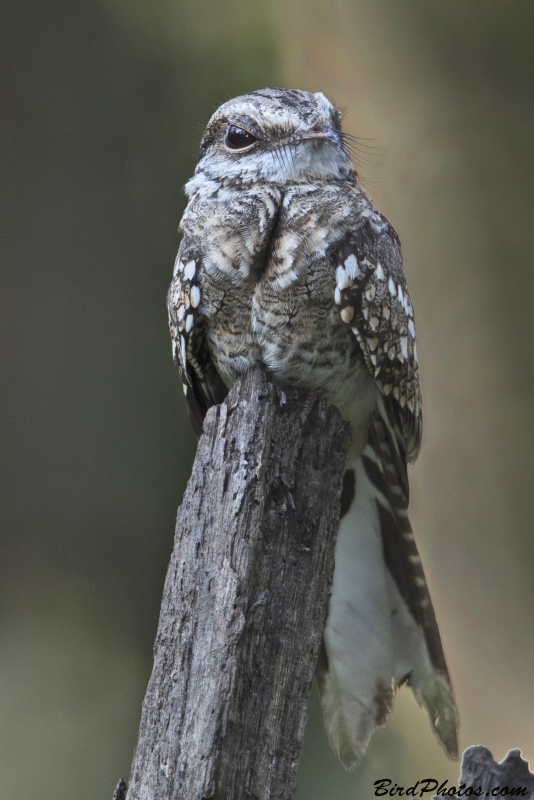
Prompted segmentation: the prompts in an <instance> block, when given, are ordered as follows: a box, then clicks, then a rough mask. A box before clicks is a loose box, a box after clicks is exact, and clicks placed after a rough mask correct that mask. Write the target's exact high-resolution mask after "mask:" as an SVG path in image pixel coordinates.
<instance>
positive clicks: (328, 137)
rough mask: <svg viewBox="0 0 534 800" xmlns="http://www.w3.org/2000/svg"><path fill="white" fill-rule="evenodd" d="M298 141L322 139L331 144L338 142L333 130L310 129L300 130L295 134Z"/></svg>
mask: <svg viewBox="0 0 534 800" xmlns="http://www.w3.org/2000/svg"><path fill="white" fill-rule="evenodd" d="M295 138H296V140H297V141H298V142H302V141H309V140H310V139H311V140H315V141H323V142H332V143H333V144H338V141H339V139H338V136H337V134H336V133H335V131H331V130H318V131H315V130H313V129H312V130H310V131H302V132H299V133H298V134H297V136H296V137H295Z"/></svg>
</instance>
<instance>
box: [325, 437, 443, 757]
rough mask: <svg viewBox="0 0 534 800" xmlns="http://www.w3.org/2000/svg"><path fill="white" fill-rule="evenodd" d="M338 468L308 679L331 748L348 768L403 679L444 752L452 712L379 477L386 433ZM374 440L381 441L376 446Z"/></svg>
mask: <svg viewBox="0 0 534 800" xmlns="http://www.w3.org/2000/svg"><path fill="white" fill-rule="evenodd" d="M378 432H379V434H380V435H381V436H382V437H383V440H382V442H380V441H378V440H377V438H376V436H375V437H374V438H373V436H372V437H371V438H370V443H369V444H368V445H367V447H366V448H365V450H364V452H363V454H362V456H361V457H360V458H358V459H356V460H355V461H353V462H352V463H350V464H348V465H347V472H346V476H345V488H346V491H344V497H342V518H341V522H340V527H339V533H338V541H337V545H336V568H335V573H334V581H333V586H332V596H331V600H330V609H329V615H328V620H327V624H326V628H325V633H324V652H323V654H322V657H321V659H320V662H319V665H318V670H317V678H318V684H319V690H320V694H321V702H322V707H323V715H324V719H325V726H326V730H327V733H328V736H329V739H330V742H331V745H332V748H333V750H334V752H335V753H336V754H337V755H338V757H339V758H340V760H341V761H342V763H343V764H344V765H345V766H346V767H348V768H350V767H352V766H354V765H355V764H356V763H357V761H358V760H359V759H360V757H361V756H362V755H363V753H364V752H365V750H366V748H367V745H368V743H369V739H370V737H371V734H372V733H373V731H374V730H375V728H377V727H379V726H381V725H384V724H385V723H386V722H387V720H388V718H389V715H390V713H391V711H392V708H393V702H394V696H395V690H396V689H397V688H398V687H399V686H400V685H401V684H403V683H405V682H407V683H408V684H409V685H410V686H411V687H412V690H413V692H414V694H415V697H416V698H417V700H418V702H419V703H420V704H422V705H424V706H425V708H426V709H427V711H428V714H429V717H430V722H431V725H432V727H433V729H434V731H435V733H436V735H437V737H438V739H439V741H440V742H441V743H442V745H443V747H444V749H445V750H446V752H447V754H448V755H449V756H451V757H453V758H454V757H456V755H457V745H456V731H457V723H458V719H457V713H456V707H455V704H454V699H453V695H452V690H451V687H450V683H449V678H448V673H447V667H446V664H445V659H444V657H443V652H442V649H441V641H440V638H439V632H438V629H437V625H436V621H435V617H434V613H433V609H432V605H431V601H430V597H429V594H428V590H427V588H426V582H425V581H424V575H423V572H422V566H421V563H420V561H419V556H418V554H417V549H416V546H415V541H414V539H413V535H412V532H411V528H410V524H409V521H408V517H407V514H406V508H405V506H406V505H407V499H406V502H405V503H403V502H400V498H401V497H405V495H404V494H403V491H402V488H401V489H398V497H396V496H395V491H392V487H391V485H390V482H389V481H388V478H387V468H388V464H387V463H386V464H384V459H383V458H382V456H383V452H382V451H383V450H384V447H385V445H384V442H386V443H387V432H385V431H383V430H379V431H378ZM381 445H382V447H381Z"/></svg>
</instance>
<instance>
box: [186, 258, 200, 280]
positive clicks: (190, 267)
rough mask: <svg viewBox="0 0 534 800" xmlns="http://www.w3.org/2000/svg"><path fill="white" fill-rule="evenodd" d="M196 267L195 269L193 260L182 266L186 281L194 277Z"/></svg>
mask: <svg viewBox="0 0 534 800" xmlns="http://www.w3.org/2000/svg"><path fill="white" fill-rule="evenodd" d="M196 269H197V267H196V264H195V262H194V261H188V262H187V264H186V265H185V267H184V278H185V279H186V280H187V281H190V280H191V278H193V277H194V275H195V272H196Z"/></svg>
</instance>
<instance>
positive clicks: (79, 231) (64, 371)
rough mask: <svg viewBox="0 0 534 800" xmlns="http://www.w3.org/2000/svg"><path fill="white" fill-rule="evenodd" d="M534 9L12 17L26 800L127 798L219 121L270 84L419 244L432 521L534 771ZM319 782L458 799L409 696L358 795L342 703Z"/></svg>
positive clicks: (19, 608)
mask: <svg viewBox="0 0 534 800" xmlns="http://www.w3.org/2000/svg"><path fill="white" fill-rule="evenodd" d="M533 9H534V6H533V5H532V3H531V2H530V1H529V0H528V1H527V0H514V2H513V3H509V2H506V1H505V0H467V1H466V2H463V3H460V2H453V0H405V2H403V3H398V2H394V0H329V1H328V2H327V0H285V1H284V2H281V0H279V2H275V3H273V4H272V5H271V4H265V3H262V2H260V0H229V1H228V2H226V3H224V4H222V3H218V2H217V1H216V0H198V2H195V3H193V2H192V1H191V0H172V1H171V0H131V2H126V0H102V2H99V0H78V2H77V3H76V4H73V3H70V2H67V0H51V2H49V3H46V4H43V3H38V2H37V1H36V0H24V2H20V0H19V1H18V2H15V0H2V2H1V4H0V17H1V20H0V21H1V24H0V102H1V107H2V114H1V116H0V146H1V148H2V152H3V153H4V154H6V155H7V158H5V159H4V161H3V166H2V171H1V174H0V202H1V204H2V209H1V210H2V213H1V215H0V226H1V237H0V263H1V264H2V270H3V281H2V295H1V296H0V330H1V334H2V341H3V343H4V347H3V348H2V349H1V351H0V370H1V374H2V376H3V387H2V393H1V395H0V418H1V419H2V422H3V430H2V434H1V435H2V445H3V446H2V459H1V461H0V481H1V491H2V504H1V506H0V543H1V547H2V581H1V584H0V775H1V778H0V800H4V798H5V800H11V798H13V797H20V798H23V799H24V800H25V799H26V798H28V800H34V799H35V800H37V798H39V800H43V799H45V798H50V799H51V800H62V798H67V797H71V796H72V794H73V793H76V796H77V797H79V798H80V800H83V799H84V798H87V799H88V800H89V798H91V800H92V799H93V798H95V797H111V794H112V791H113V788H114V786H115V784H116V781H117V779H118V777H119V776H120V775H121V774H123V775H127V773H128V770H129V764H130V759H131V751H132V747H133V745H134V742H135V737H136V733H137V724H138V718H139V714H140V704H141V700H142V696H143V694H144V689H145V686H146V681H147V679H148V674H149V670H150V666H151V647H152V642H153V638H154V633H155V628H156V624H157V615H158V609H159V601H160V597H161V590H162V586H163V580H164V574H165V568H166V564H167V561H168V557H169V553H170V549H171V546H172V536H173V524H174V517H175V513H176V507H177V505H178V503H179V501H180V497H181V493H182V491H183V488H184V486H185V482H186V480H187V478H188V475H189V471H190V466H191V462H192V458H193V456H194V449H195V439H194V437H193V435H192V433H191V431H190V429H189V423H188V420H187V415H186V412H185V404H184V402H183V399H182V396H181V392H180V389H179V381H178V377H177V375H176V373H175V369H174V367H173V365H172V362H171V358H170V346H169V344H170V343H169V337H168V332H167V322H166V312H165V294H166V290H167V286H168V282H169V280H170V274H171V269H172V264H173V261H174V256H175V252H176V249H177V245H178V241H179V239H178V235H177V233H176V227H177V224H178V220H179V218H180V215H181V211H182V209H183V206H184V202H185V199H184V196H183V194H182V189H181V187H182V186H183V184H184V183H185V181H186V180H187V178H188V177H189V176H190V174H191V173H192V171H193V169H194V164H195V158H196V152H197V148H198V143H199V140H200V136H201V132H202V129H203V127H204V124H205V123H206V121H207V119H208V118H209V116H210V115H211V113H212V112H213V110H214V109H215V108H216V107H217V106H218V105H219V104H220V103H221V102H223V101H224V100H225V99H227V98H228V97H231V96H235V95H237V94H240V93H242V92H245V91H248V90H251V89H254V88H261V87H262V86H265V85H290V86H297V87H298V88H308V89H311V90H313V91H316V90H318V89H322V90H324V91H325V92H326V93H327V94H328V95H329V96H331V98H332V99H333V100H334V101H336V102H338V103H340V104H342V105H344V106H346V108H347V116H346V123H345V124H346V127H347V129H348V130H350V131H351V132H352V133H354V134H356V135H358V136H360V137H361V141H360V144H359V147H360V150H359V153H358V157H357V161H358V166H359V169H360V171H361V173H362V181H363V183H364V185H365V186H366V187H367V188H368V189H369V191H370V194H371V195H372V196H373V198H374V199H375V201H376V204H377V205H378V207H379V208H380V209H381V210H382V211H383V212H384V213H386V214H387V216H388V217H389V218H390V219H391V221H392V223H393V224H394V225H395V227H396V228H397V230H398V231H399V233H400V235H401V239H402V241H403V247H404V253H405V258H406V263H407V271H408V278H409V283H410V288H411V293H412V297H413V300H414V304H415V308H416V311H417V321H418V333H419V350H420V354H421V363H422V379H423V389H424V395H425V425H426V427H425V441H424V448H423V453H422V456H421V459H420V461H419V462H418V465H417V466H416V468H415V469H414V471H413V474H412V486H413V491H412V515H413V521H414V523H415V529H416V535H417V536H418V541H419V542H420V549H421V551H422V555H423V559H424V562H425V565H426V568H427V573H428V576H429V579H430V585H431V588H432V590H433V594H434V597H435V601H436V607H437V611H438V617H439V619H440V623H441V626H442V629H443V632H444V638H445V644H446V650H447V653H448V656H449V661H450V666H451V672H452V677H453V683H454V685H455V687H456V691H457V694H458V697H459V700H460V711H461V714H462V744H463V745H464V746H467V745H469V744H473V743H474V742H475V741H483V742H484V743H485V744H487V745H489V746H490V747H492V748H493V749H494V754H495V755H496V757H497V758H502V757H503V755H504V753H505V750H506V749H508V748H509V747H515V746H520V747H523V749H524V754H525V756H526V757H527V758H528V757H532V755H533V752H534V738H533V728H532V724H531V718H532V705H533V702H534V697H533V695H532V688H531V667H530V665H531V661H532V658H533V656H534V631H533V630H532V581H531V577H530V576H531V573H532V565H533V562H534V544H533V542H534V540H533V538H532V536H531V532H530V529H531V495H532V485H533V483H534V460H533V459H532V446H531V442H532V438H533V433H534V414H533V406H532V394H533V391H534V379H533V375H534V363H533V362H534V347H533V345H534V334H533V328H532V312H531V309H532V307H533V305H534V280H533V274H534V272H533V270H532V261H533V256H534V242H533V235H532V222H531V199H530V195H531V185H532V183H533V178H534V174H533V173H534V155H533V148H532V141H531V140H532V133H531V131H532V128H533V126H534V95H533V93H532V77H533V75H532V73H533V70H534V46H533V45H534V42H533V38H534V25H533V21H534V20H533V16H534V10H533ZM529 747H530V748H531V750H530V751H529V749H528V748H529ZM301 767H302V768H301V771H300V774H299V790H298V796H299V797H300V798H304V797H305V798H306V800H319V799H321V800H322V798H334V797H335V798H338V800H344V798H347V800H348V798H355V797H370V796H372V782H373V781H374V780H377V779H378V778H382V777H390V778H392V779H393V780H396V781H398V782H403V783H404V781H412V782H413V780H414V779H417V778H421V777H428V775H430V774H432V775H434V774H435V776H436V777H441V778H445V777H448V778H449V780H451V781H452V780H454V778H455V776H456V775H457V772H458V767H457V765H454V764H451V763H450V762H447V761H446V759H445V757H444V756H443V754H442V753H441V751H440V749H439V747H438V745H437V744H436V743H435V741H434V739H433V737H432V734H431V733H430V730H429V727H428V723H427V720H426V718H425V714H424V712H422V711H421V710H420V709H418V708H417V707H416V706H415V703H414V702H413V701H412V700H411V698H410V694H409V692H408V691H405V690H403V691H401V692H400V694H399V698H398V702H397V709H396V711H395V715H394V719H393V721H392V723H391V724H390V725H388V727H387V728H386V729H384V730H382V731H379V732H378V733H377V734H376V736H375V737H374V740H373V744H372V747H371V748H370V751H369V754H368V755H367V756H366V757H365V759H364V760H363V762H362V764H361V766H360V767H359V768H358V770H357V771H356V772H355V773H353V774H349V773H345V772H343V771H342V770H341V768H340V767H339V765H338V764H337V763H336V762H335V759H334V757H333V755H332V754H331V752H330V750H329V749H328V746H327V743H326V738H325V734H324V730H323V727H322V722H321V719H320V710H319V708H318V703H317V697H316V695H315V693H314V695H313V697H312V701H311V705H310V724H309V725H308V728H307V731H306V739H305V746H304V752H303V758H302V765H301Z"/></svg>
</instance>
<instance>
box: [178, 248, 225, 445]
mask: <svg viewBox="0 0 534 800" xmlns="http://www.w3.org/2000/svg"><path fill="white" fill-rule="evenodd" d="M201 260H202V256H201V253H200V250H199V248H198V247H196V246H195V244H194V242H192V241H191V239H189V237H187V236H184V238H183V239H182V242H181V244H180V248H179V250H178V255H177V256H176V262H175V265H174V273H173V278H172V282H171V286H170V289H169V293H168V296H167V307H168V311H169V325H170V329H171V339H172V354H173V358H174V360H175V362H176V364H177V365H178V369H179V371H180V377H181V379H182V386H183V390H184V394H185V397H186V400H187V405H188V408H189V416H190V418H191V423H192V425H193V429H194V431H195V433H196V434H197V436H200V435H201V433H202V425H203V421H204V417H205V415H206V411H207V410H208V408H209V407H210V406H212V405H216V404H218V403H222V401H223V400H224V398H225V396H226V394H227V391H228V390H227V388H226V386H225V385H224V383H223V381H222V379H221V377H220V375H219V373H218V372H217V370H216V369H215V366H214V364H213V361H212V359H211V357H210V353H209V350H208V347H207V344H206V341H205V334H204V326H203V319H202V287H201V282H200V272H201V263H202V262H201Z"/></svg>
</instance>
